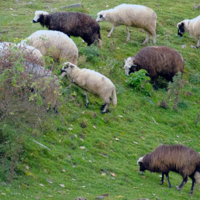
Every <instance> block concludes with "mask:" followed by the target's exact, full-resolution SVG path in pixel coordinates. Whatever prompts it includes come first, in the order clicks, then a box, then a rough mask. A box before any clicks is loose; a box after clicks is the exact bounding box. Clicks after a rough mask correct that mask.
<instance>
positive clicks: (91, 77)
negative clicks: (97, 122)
mask: <svg viewBox="0 0 200 200" xmlns="http://www.w3.org/2000/svg"><path fill="white" fill-rule="evenodd" d="M61 72H62V77H64V76H65V75H66V74H67V77H68V79H69V80H70V81H71V84H70V85H69V87H68V89H70V87H71V85H72V84H73V83H75V84H76V85H77V86H79V87H80V88H82V89H83V90H84V92H85V96H86V107H88V104H89V101H88V97H87V91H88V92H90V93H93V94H96V95H98V96H100V97H101V98H102V100H103V101H104V104H103V105H102V107H101V110H102V113H105V112H106V111H107V109H108V107H109V105H110V103H111V100H112V98H111V96H112V95H113V104H114V106H116V105H117V96H116V89H115V86H114V85H113V83H112V82H111V81H110V79H108V78H107V77H105V76H104V75H102V74H100V73H98V72H95V71H94V70H90V69H85V68H84V69H80V68H78V67H77V66H76V65H73V64H72V63H69V62H67V63H64V64H63V68H62V70H61Z"/></svg>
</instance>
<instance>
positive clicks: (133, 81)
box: [127, 69, 152, 96]
mask: <svg viewBox="0 0 200 200" xmlns="http://www.w3.org/2000/svg"><path fill="white" fill-rule="evenodd" d="M146 74H147V71H146V70H144V69H141V70H139V71H137V72H134V73H131V74H130V76H129V78H128V81H127V83H128V84H129V85H131V86H132V87H134V88H135V89H136V90H138V91H141V92H142V93H143V94H144V95H146V96H151V93H150V91H151V89H152V85H151V84H150V83H149V81H150V78H149V77H148V76H146Z"/></svg>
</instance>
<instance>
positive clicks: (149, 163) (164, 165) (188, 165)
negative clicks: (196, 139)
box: [142, 145, 200, 177]
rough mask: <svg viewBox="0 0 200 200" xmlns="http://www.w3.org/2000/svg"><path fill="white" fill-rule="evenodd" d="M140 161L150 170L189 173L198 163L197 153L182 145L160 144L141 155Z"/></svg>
mask: <svg viewBox="0 0 200 200" xmlns="http://www.w3.org/2000/svg"><path fill="white" fill-rule="evenodd" d="M142 163H143V164H144V166H145V167H146V168H147V169H148V170H149V171H151V172H158V173H168V172H169V171H173V172H177V173H180V174H181V175H182V176H184V177H185V176H189V175H191V174H192V173H193V172H194V171H195V169H196V167H197V166H198V165H199V164H200V157H199V154H198V153H197V152H196V151H194V150H193V149H191V148H189V147H186V146H184V145H162V146H159V147H157V148H156V149H155V150H154V151H153V152H151V153H149V154H147V155H145V156H144V157H143V161H142Z"/></svg>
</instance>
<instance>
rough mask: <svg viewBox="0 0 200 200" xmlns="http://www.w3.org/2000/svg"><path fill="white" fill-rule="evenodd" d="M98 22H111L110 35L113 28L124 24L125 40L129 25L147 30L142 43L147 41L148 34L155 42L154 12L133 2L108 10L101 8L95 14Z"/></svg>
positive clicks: (155, 18) (128, 35) (128, 36)
mask: <svg viewBox="0 0 200 200" xmlns="http://www.w3.org/2000/svg"><path fill="white" fill-rule="evenodd" d="M96 20H97V21H98V22H101V21H106V22H109V23H111V24H113V27H112V29H111V31H110V33H109V34H108V37H110V36H111V34H112V32H113V30H114V28H115V27H116V26H120V25H126V30H127V39H126V40H127V41H128V40H129V39H130V33H129V27H130V26H132V27H136V28H142V29H143V30H145V31H146V32H147V37H146V39H145V40H144V42H143V43H142V44H143V45H144V44H145V43H147V42H148V41H149V38H150V36H151V35H152V36H153V43H154V44H155V43H156V20H157V15H156V13H155V12H154V11H153V10H152V9H150V8H148V7H146V6H141V5H134V4H121V5H119V6H116V7H115V8H113V9H110V10H103V11H101V12H99V13H98V14H97V19H96Z"/></svg>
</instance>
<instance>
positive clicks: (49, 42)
mask: <svg viewBox="0 0 200 200" xmlns="http://www.w3.org/2000/svg"><path fill="white" fill-rule="evenodd" d="M19 44H20V45H21V46H23V45H24V44H29V45H30V46H33V47H35V48H37V49H39V50H40V52H41V53H42V55H49V54H50V55H51V56H52V57H53V58H54V59H55V60H58V61H61V60H67V61H70V62H72V63H73V64H77V59H78V48H77V47H76V45H75V43H74V42H73V40H72V39H71V38H69V37H68V36H67V35H66V34H64V33H62V32H60V31H50V30H49V31H48V30H40V31H36V32H35V33H33V34H32V35H30V36H29V37H28V38H26V39H25V40H23V41H21V43H19Z"/></svg>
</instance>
